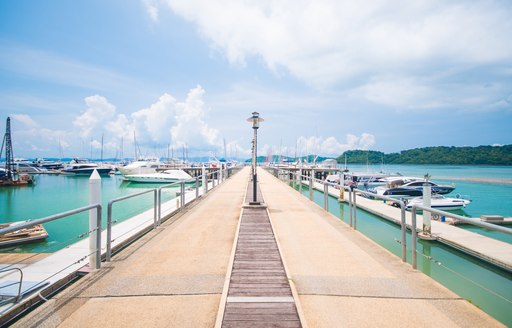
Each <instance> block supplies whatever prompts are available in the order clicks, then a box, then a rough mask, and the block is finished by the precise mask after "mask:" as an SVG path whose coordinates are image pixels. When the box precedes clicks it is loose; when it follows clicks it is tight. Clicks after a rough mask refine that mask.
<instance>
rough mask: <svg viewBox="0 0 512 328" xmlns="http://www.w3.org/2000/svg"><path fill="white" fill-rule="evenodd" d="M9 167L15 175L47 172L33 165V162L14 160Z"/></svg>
mask: <svg viewBox="0 0 512 328" xmlns="http://www.w3.org/2000/svg"><path fill="white" fill-rule="evenodd" d="M11 167H12V168H13V170H14V171H16V172H17V173H30V174H36V173H46V172H47V171H48V170H46V169H45V168H41V167H39V166H37V165H36V164H34V163H33V162H30V161H27V160H14V163H12V164H11Z"/></svg>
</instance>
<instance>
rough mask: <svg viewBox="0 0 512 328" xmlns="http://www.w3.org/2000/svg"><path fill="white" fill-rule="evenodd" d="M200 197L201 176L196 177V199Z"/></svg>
mask: <svg viewBox="0 0 512 328" xmlns="http://www.w3.org/2000/svg"><path fill="white" fill-rule="evenodd" d="M198 198H199V178H198V177H196V199H198Z"/></svg>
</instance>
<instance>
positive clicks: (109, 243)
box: [105, 188, 157, 262]
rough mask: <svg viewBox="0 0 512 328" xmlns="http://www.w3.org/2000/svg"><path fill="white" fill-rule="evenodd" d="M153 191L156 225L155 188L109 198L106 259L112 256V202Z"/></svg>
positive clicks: (154, 224) (108, 259)
mask: <svg viewBox="0 0 512 328" xmlns="http://www.w3.org/2000/svg"><path fill="white" fill-rule="evenodd" d="M150 192H153V193H154V209H153V226H154V227H156V221H157V213H156V210H157V197H156V188H153V189H149V190H144V191H141V192H138V193H133V194H130V195H126V196H121V197H117V198H114V199H111V200H110V201H109V202H108V205H107V253H106V258H105V259H106V261H107V262H110V259H111V257H112V206H113V205H114V203H117V202H120V201H122V200H126V199H130V198H133V197H137V196H140V195H144V194H147V193H150Z"/></svg>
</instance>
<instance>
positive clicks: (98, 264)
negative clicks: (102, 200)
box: [94, 204, 101, 270]
mask: <svg viewBox="0 0 512 328" xmlns="http://www.w3.org/2000/svg"><path fill="white" fill-rule="evenodd" d="M96 227H97V229H96V264H95V267H94V268H95V269H96V270H97V269H99V268H100V267H101V204H98V207H97V210H96Z"/></svg>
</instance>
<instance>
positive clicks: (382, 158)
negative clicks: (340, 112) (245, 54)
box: [246, 145, 512, 166]
mask: <svg viewBox="0 0 512 328" xmlns="http://www.w3.org/2000/svg"><path fill="white" fill-rule="evenodd" d="M301 159H302V160H303V161H307V162H308V163H312V162H316V163H320V162H323V161H324V160H326V159H327V157H322V156H315V155H308V156H304V157H301ZM345 159H346V161H347V164H366V163H368V164H381V163H384V164H441V165H503V166H512V145H504V146H478V147H444V146H440V147H424V148H415V149H409V150H403V151H401V152H399V153H391V154H385V153H383V152H380V151H374V150H348V151H346V152H344V153H343V154H341V155H340V156H339V157H337V158H336V161H337V162H338V163H339V164H344V163H345ZM250 161H251V160H250V159H248V160H247V161H246V162H250ZM269 161H270V162H274V163H277V162H282V161H288V162H295V161H297V158H293V157H288V156H278V155H273V156H270V158H269V157H265V156H258V163H263V162H269Z"/></svg>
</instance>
